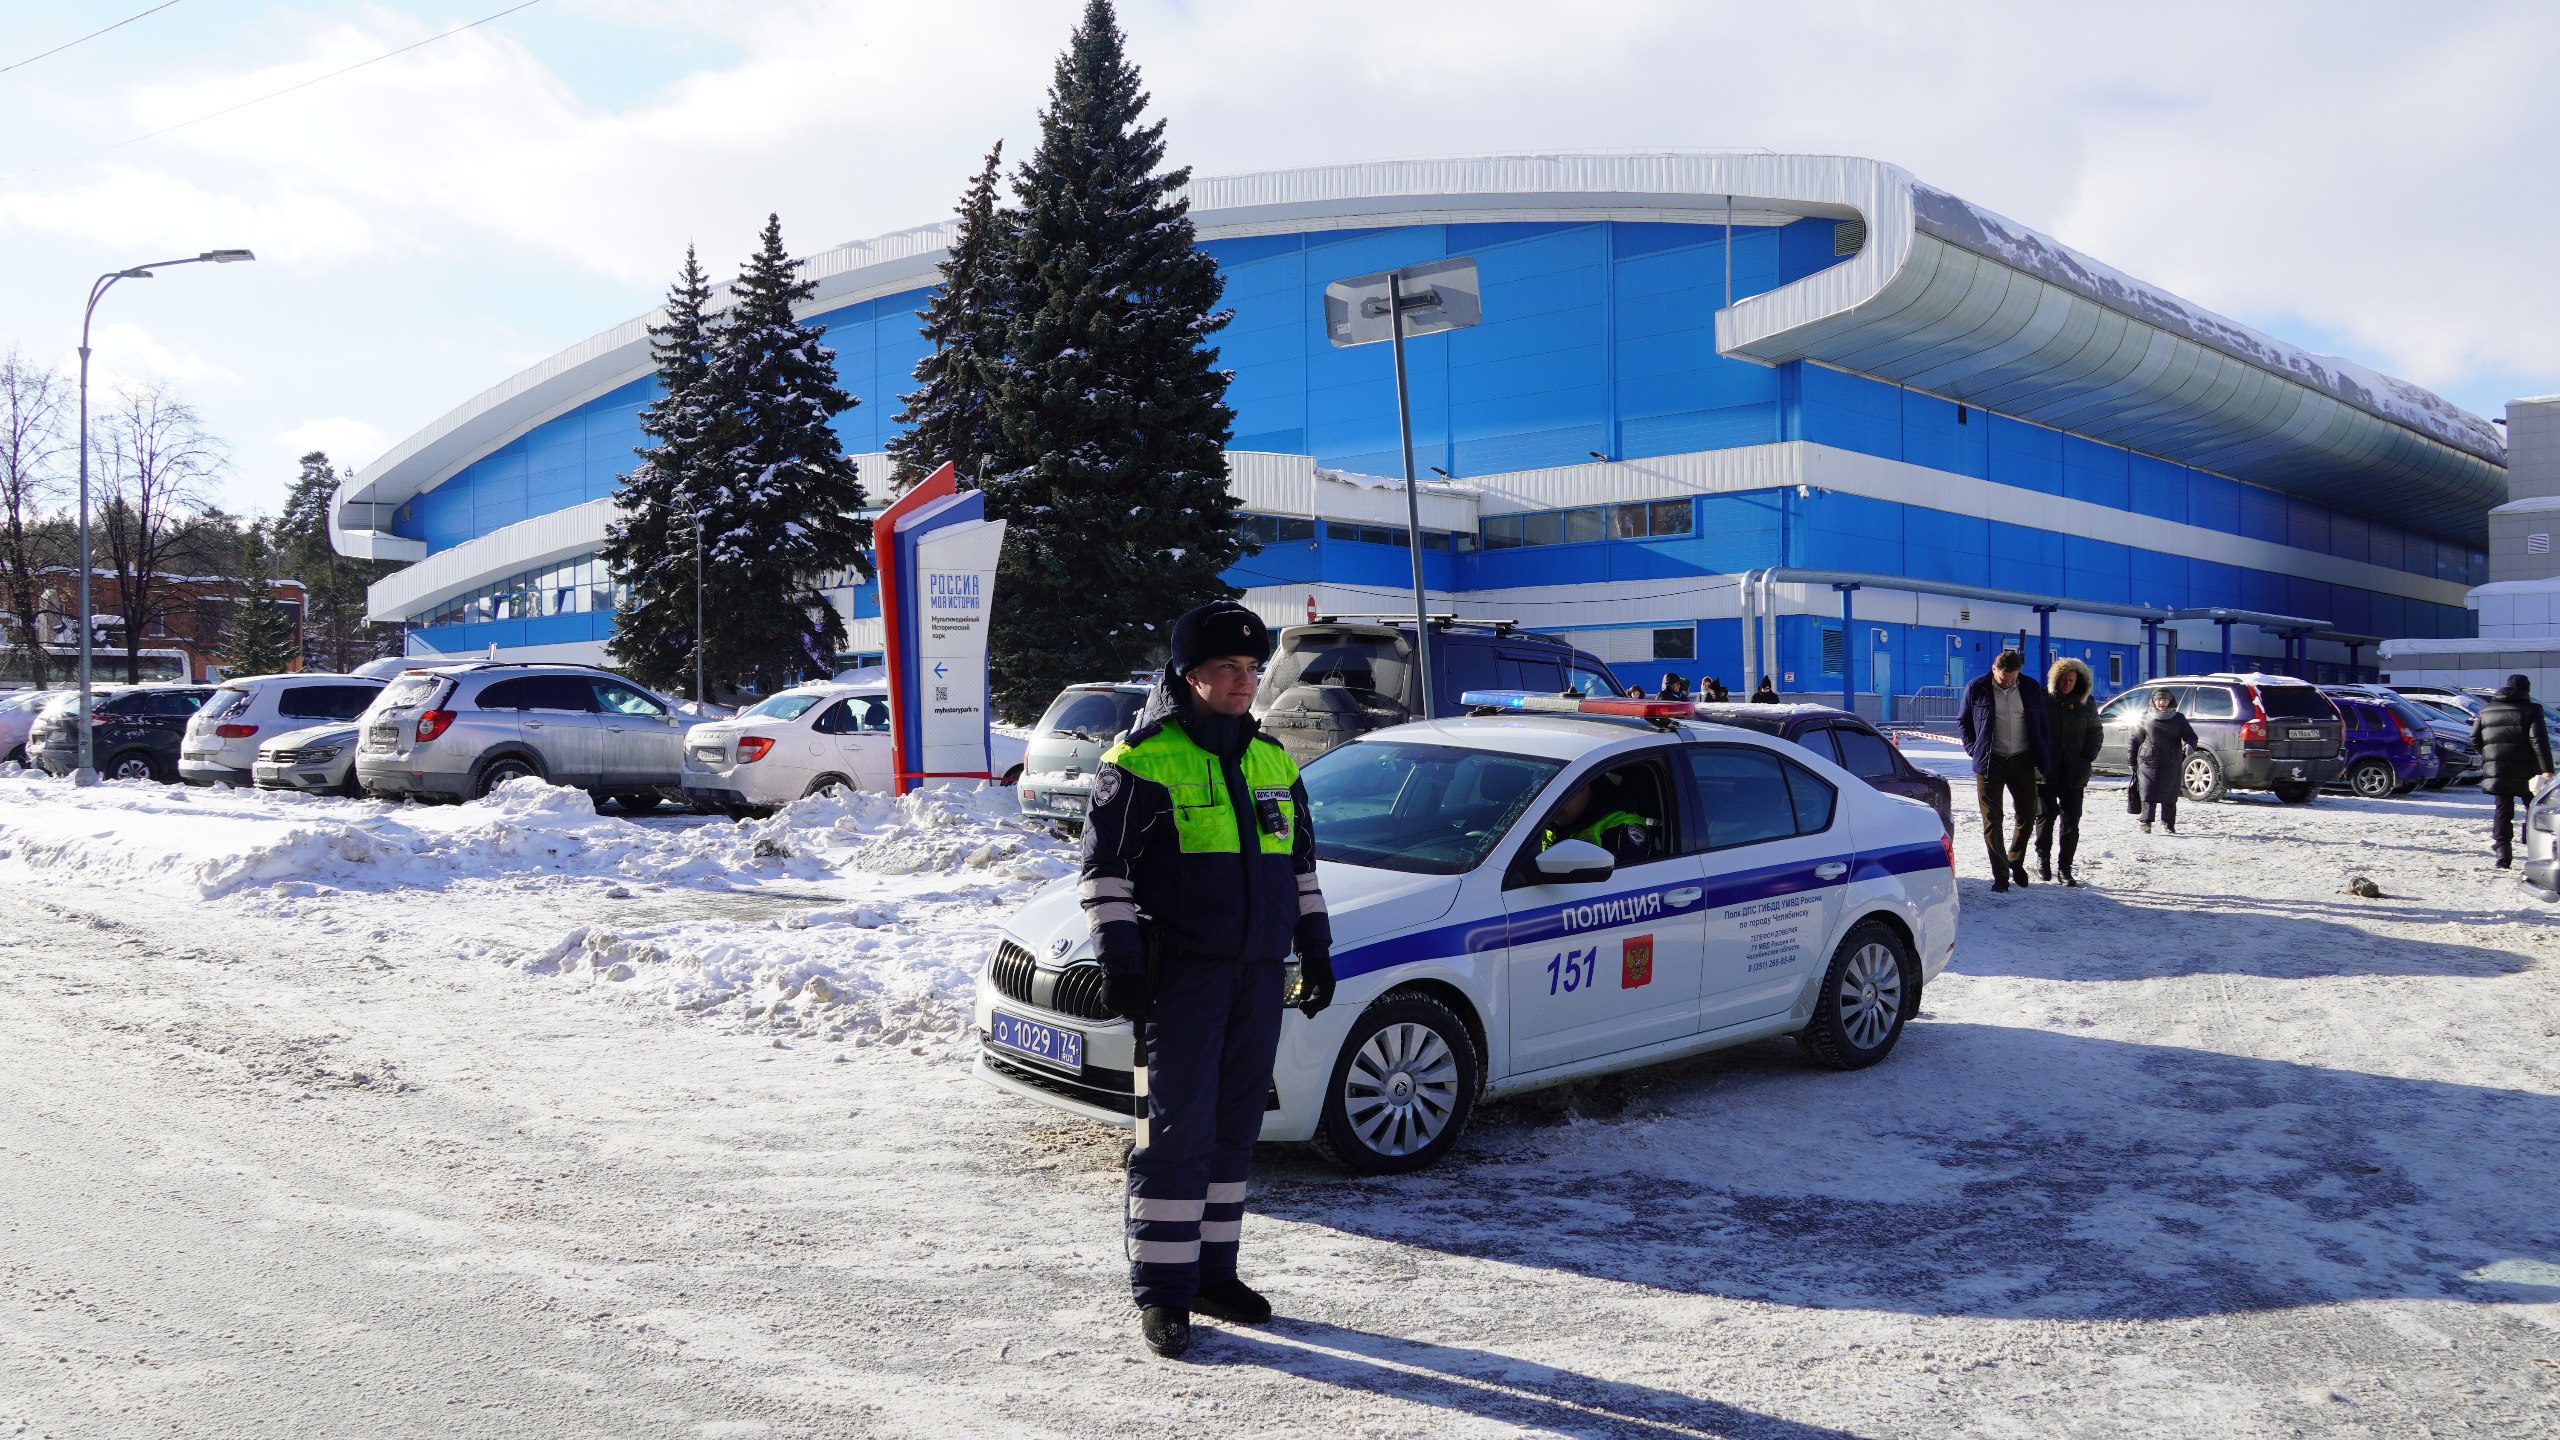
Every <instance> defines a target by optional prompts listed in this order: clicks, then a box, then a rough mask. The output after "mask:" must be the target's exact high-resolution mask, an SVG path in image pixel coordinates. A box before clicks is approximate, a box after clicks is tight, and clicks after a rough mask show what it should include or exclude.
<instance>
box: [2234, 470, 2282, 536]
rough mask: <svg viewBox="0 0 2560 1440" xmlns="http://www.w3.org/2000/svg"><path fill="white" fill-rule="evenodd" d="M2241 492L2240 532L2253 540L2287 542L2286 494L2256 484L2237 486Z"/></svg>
mask: <svg viewBox="0 0 2560 1440" xmlns="http://www.w3.org/2000/svg"><path fill="white" fill-rule="evenodd" d="M2235 488H2237V489H2238V490H2239V492H2240V526H2239V529H2240V533H2241V534H2243V535H2245V536H2247V537H2249V538H2250V539H2252V540H2264V541H2267V542H2269V543H2270V544H2275V545H2282V544H2284V543H2285V496H2284V495H2283V494H2282V493H2281V492H2279V491H2274V490H2262V489H2260V488H2258V487H2257V486H2255V485H2241V486H2237V487H2235Z"/></svg>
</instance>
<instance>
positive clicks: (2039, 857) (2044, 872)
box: [2036, 850, 2071, 885]
mask: <svg viewBox="0 0 2560 1440" xmlns="http://www.w3.org/2000/svg"><path fill="white" fill-rule="evenodd" d="M2062 873H2064V874H2066V875H2068V874H2070V873H2071V867H2070V866H2068V865H2065V866H2064V867H2063V870H2062ZM2036 878H2037V879H2039V880H2042V881H2043V882H2045V883H2046V884H2048V885H2050V884H2052V883H2053V852H2052V851H2050V850H2039V851H2037V852H2036Z"/></svg>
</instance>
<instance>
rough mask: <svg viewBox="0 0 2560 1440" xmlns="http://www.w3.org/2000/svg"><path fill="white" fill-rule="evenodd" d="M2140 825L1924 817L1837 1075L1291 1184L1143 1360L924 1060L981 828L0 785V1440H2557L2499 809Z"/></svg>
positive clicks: (1067, 1125)
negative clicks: (222, 1439)
mask: <svg viewBox="0 0 2560 1440" xmlns="http://www.w3.org/2000/svg"><path fill="white" fill-rule="evenodd" d="M1961 791H1962V787H1960V793H1959V797H1958V811H1959V814H1958V821H1959V825H1960V826H1962V825H1967V824H1970V822H1971V812H1970V805H1969V797H1967V796H1965V795H1964V794H1962V793H1961ZM2120 793H2121V792H2111V791H2107V790H2101V791H2099V792H2097V793H2095V794H2093V796H2092V799H2091V804H2090V807H2089V808H2090V819H2089V828H2090V831H2091V834H2092V838H2091V840H2090V842H2089V843H2088V844H2087V845H2086V846H2085V847H2084V858H2083V865H2082V869H2083V873H2084V875H2085V876H2086V878H2088V879H2089V880H2090V881H2092V882H2093V884H2094V886H2095V888H2093V889H2090V890H2086V891H2078V892H2066V891H2062V890H2058V889H2049V888H2047V887H2044V886H2036V887H2033V888H2032V889H2030V890H2028V891H2027V892H2025V893H2023V894H2013V895H2008V896H1993V895H1991V894H1989V893H1988V892H1987V890H1986V889H1985V888H1984V887H1983V885H1982V882H1981V880H1980V878H1979V877H1980V876H1981V874H1982V865H1981V861H1980V858H1979V853H1978V846H1976V845H1974V844H1972V843H1970V840H1971V837H1970V836H1969V835H1967V836H1965V837H1963V839H1964V841H1965V842H1966V843H1961V844H1960V846H1959V851H1958V861H1959V866H1960V871H1961V873H1962V874H1963V875H1964V876H1965V877H1966V879H1965V904H1966V907H1967V908H1966V914H1965V921H1964V927H1965V928H1964V932H1963V940H1962V942H1961V944H1960V946H1959V950H1958V959H1957V965H1956V970H1955V971H1954V972H1952V973H1951V974H1950V975H1949V976H1948V977H1947V978H1945V979H1944V980H1942V981H1941V982H1939V983H1938V984H1937V985H1935V986H1934V987H1933V988H1932V989H1931V991H1930V993H1929V995H1928V997H1927V1009H1926V1012H1925V1018H1924V1019H1923V1021H1922V1022H1921V1023H1918V1024H1915V1025H1914V1026H1913V1027H1912V1029H1911V1031H1910V1032H1909V1034H1908V1036H1907V1037H1906V1039H1905V1041H1904V1044H1903V1048H1902V1049H1901V1050H1900V1051H1899V1052H1898V1053H1897V1054H1896V1055H1895V1057H1894V1058H1893V1059H1892V1060H1891V1061H1889V1062H1888V1063H1887V1064H1885V1065H1883V1066H1881V1067H1879V1068H1877V1069H1875V1070H1872V1071H1867V1072H1863V1073H1859V1074H1854V1075H1836V1074H1830V1073H1827V1072H1822V1071H1818V1070H1816V1069H1813V1068H1812V1067H1810V1066H1809V1065H1808V1064H1806V1063H1805V1062H1804V1061H1802V1060H1801V1059H1799V1058H1798V1056H1797V1054H1796V1052H1795V1050H1794V1048H1793V1047H1792V1046H1791V1045H1788V1044H1784V1043H1776V1044H1767V1045H1757V1046H1750V1047H1745V1048H1743V1049H1739V1050H1735V1051H1728V1052H1724V1053H1722V1054H1719V1055H1716V1056H1712V1057H1708V1058H1707V1059H1704V1060H1701V1061H1698V1062H1694V1063H1691V1064H1687V1065H1683V1066H1678V1067H1672V1068H1669V1069H1664V1070H1657V1071H1653V1072H1648V1073H1645V1074H1643V1075H1640V1076H1636V1077H1631V1078H1624V1079H1620V1080H1615V1081H1608V1082H1602V1083H1599V1084H1596V1085H1592V1086H1589V1087H1584V1088H1582V1089H1579V1090H1576V1091H1573V1092H1568V1093H1563V1094H1557V1095H1551V1096H1544V1097H1536V1098H1533V1099H1531V1100H1528V1101H1523V1102H1519V1103H1515V1104H1511V1105H1506V1106H1501V1107H1496V1108H1495V1109H1493V1110H1491V1111H1489V1112H1487V1113H1486V1114H1485V1115H1484V1116H1483V1117H1482V1119H1481V1120H1480V1123H1479V1126H1478V1128H1477V1129H1476V1130H1475V1131H1474V1132H1473V1134H1472V1135H1471V1137H1470V1139H1469V1141H1468V1143H1467V1144H1466V1145H1465V1146H1464V1147H1463V1148H1462V1149H1461V1151H1460V1152H1459V1155H1458V1156H1457V1157H1456V1159H1455V1161H1454V1163H1451V1164H1449V1165H1447V1166H1444V1167H1443V1168H1441V1169H1439V1170H1437V1171H1434V1172H1432V1173H1430V1174H1427V1175H1425V1176H1422V1177H1418V1178H1415V1179H1408V1180H1404V1181H1354V1180H1348V1179H1345V1178H1343V1177H1341V1176H1339V1175H1338V1174H1336V1173H1334V1172H1332V1171H1330V1170H1328V1169H1326V1168H1324V1167H1323V1166H1322V1165H1321V1164H1319V1163H1317V1162H1315V1161H1314V1160H1312V1159H1311V1158H1309V1157H1306V1156H1303V1155H1300V1154H1298V1153H1296V1152H1294V1151H1286V1150H1279V1149H1270V1150H1267V1151H1266V1153H1265V1155H1264V1156H1263V1160H1262V1170H1261V1173H1260V1177H1259V1178H1258V1180H1257V1196H1256V1200H1255V1204H1254V1218H1253V1219H1252V1220H1251V1221H1249V1222H1248V1226H1247V1231H1248V1234H1247V1240H1248V1245H1247V1263H1248V1266H1249V1270H1250V1273H1251V1274H1252V1275H1253V1276H1254V1277H1255V1278H1257V1279H1258V1280H1260V1281H1261V1282H1262V1283H1264V1284H1265V1286H1266V1287H1267V1289H1268V1290H1269V1291H1270V1292H1271V1294H1272V1296H1273V1298H1274V1300H1275V1301H1276V1302H1277V1303H1278V1305H1279V1307H1280V1309H1281V1311H1282V1313H1283V1315H1284V1316H1285V1317H1287V1318H1285V1319H1284V1320H1283V1321H1281V1322H1280V1323H1278V1324H1276V1325H1274V1326H1273V1327H1271V1328H1270V1329H1268V1330H1264V1331H1236V1330H1228V1329H1218V1330H1213V1331H1210V1332H1208V1333H1207V1338H1206V1339H1205V1340H1204V1343H1203V1344H1202V1345H1201V1346H1200V1347H1199V1348H1198V1349H1197V1350H1196V1351H1195V1352H1194V1357H1193V1360H1192V1361H1191V1362H1187V1363H1183V1364H1166V1363H1163V1362H1158V1361H1153V1360H1150V1359H1147V1358H1145V1357H1144V1356H1143V1353H1142V1352H1141V1350H1140V1349H1139V1347H1138V1345H1137V1343H1136V1340H1135V1335H1134V1326H1133V1324H1132V1323H1131V1321H1132V1317H1131V1315H1130V1312H1129V1310H1128V1308H1127V1299H1126V1290H1125V1287H1124V1284H1123V1281H1122V1278H1121V1274H1120V1247H1119V1242H1118V1239H1117V1235H1116V1228H1117V1221H1118V1213H1119V1204H1118V1198H1117V1191H1118V1173H1117V1159H1118V1151H1119V1138H1118V1135H1117V1134H1116V1132H1110V1131H1106V1130H1102V1129H1099V1128H1096V1127H1087V1126H1084V1125H1080V1124H1076V1123H1072V1122H1067V1121H1063V1120H1060V1119H1056V1118H1053V1117H1052V1116H1051V1114H1050V1113H1049V1112H1045V1111H1042V1110H1040V1109H1038V1108H1036V1107H1033V1106H1029V1105H1026V1104H1021V1103H1017V1102H1014V1101H1012V1100H1009V1099H1005V1098H1001V1097H997V1096H995V1095H993V1094H991V1093H989V1092H986V1091H985V1090H983V1088H982V1087H979V1086H977V1085H976V1084H975V1083H973V1082H972V1081H970V1080H969V1079H968V1077H967V1074H966V1064H965V1047H964V1046H963V1045H962V1044H961V1043H960V1037H959V1035H958V1034H957V1029H956V1027H957V1025H958V1022H959V1021H960V1019H961V1018H962V1010H961V996H962V995H963V994H964V990H965V984H966V977H967V976H968V975H969V974H970V973H971V972H972V971H973V970H974V967H975V965H976V963H977V961H978V958H979V955H980V953H981V952H982V951H983V949H984V946H985V944H986V942H987V936H988V934H989V929H988V927H989V926H990V924H991V923H992V922H993V921H994V920H995V919H996V918H998V917H1000V915H1001V913H1002V911H1003V909H1004V908H1005V907H1006V906H1008V905H1009V904H1011V903H1013V901H1014V900H1015V899H1018V898H1019V896H1020V895H1021V894H1023V893H1026V892H1027V890H1028V889H1029V888H1030V887H1031V886H1033V885H1035V884H1037V883H1038V882H1039V881H1040V880H1041V879H1042V878H1043V877H1044V876H1045V875H1048V874H1053V873H1056V871H1057V869H1058V867H1059V865H1060V864H1062V860H1061V858H1060V856H1059V855H1058V854H1057V853H1056V850H1055V847H1054V846H1051V845H1049V844H1047V843H1046V842H1044V841H1042V840H1041V839H1040V838H1039V837H1037V836H1036V835H1030V834H1028V833H1027V832H1024V831H1022V830H1021V829H1020V827H1018V826H1014V825H1011V824H1010V823H1008V822H1006V821H1004V820H1003V819H1002V818H1001V816H1000V815H996V814H987V813H978V812H974V811H969V810H967V809H966V808H965V807H961V806H957V805H953V804H948V803H940V802H932V803H926V804H921V805H919V804H914V803H911V804H910V805H908V806H907V807H905V808H903V809H900V808H899V807H884V806H882V805H880V804H878V803H870V804H868V805H865V804H862V803H857V804H855V805H853V806H850V807H843V808H840V809H839V810H837V811H831V812H827V813H824V814H812V815H810V816H805V817H797V818H794V817H786V818H785V819H784V820H783V821H779V822H766V823H765V824H764V825H763V826H761V827H759V826H747V827H733V826H729V825H726V824H725V823H723V824H720V825H716V826H712V825H703V824H700V823H698V822H693V821H679V820H668V821H658V822H651V823H650V824H647V825H630V824H627V823H625V822H620V821H607V820H599V819H596V818H594V817H592V816H583V815H579V814H576V813H574V812H575V808H576V807H575V806H567V807H565V808H563V807H557V806H554V805H553V803H552V802H551V801H549V800H546V799H544V798H543V797H540V796H531V795H528V796H524V797H517V798H515V799H514V800H512V801H510V802H509V804H508V805H502V806H495V807H462V808H460V809H456V810H448V811H418V810H387V809H384V808H383V807H366V806H352V805H339V804H337V803H336V802H304V803H302V804H300V805H298V806H295V805H282V804H280V802H270V801H268V800H265V799H260V798H256V797H238V798H233V797H226V796H219V795H205V794H203V793H201V792H199V793H197V794H194V795H186V794H183V793H180V792H159V791H143V790H138V789H137V790H131V791H120V792H119V791H115V789H114V787H110V790H109V793H107V794H105V795H104V797H103V798H101V796H100V792H92V793H91V795H90V796H89V797H74V796H73V795H71V793H70V792H68V791H66V790H63V789H61V788H60V787H56V786H52V785H50V784H46V783H42V782H35V781H30V780H25V779H0V1436H8V1435H28V1436H35V1435H44V1436H64V1437H69V1436H100V1435H107V1436H122V1435H137V1436H138V1435H206V1436H247V1435H256V1436H306V1435H308V1436H323V1435H325V1436H408V1435H438V1436H483V1435H489V1436H496V1435H545V1436H548V1435H565V1436H590V1435H592V1436H649V1437H655V1436H690V1435H710V1436H733V1435H775V1436H822V1435H823V1436H835V1435H875V1434H876V1435H929V1436H956V1435H987V1434H1004V1435H1017V1434H1019V1435H1058V1436H1085V1435H1129V1436H1148V1437H1163V1436H1188V1435H1212V1434H1239V1435H1244V1434H1249V1435H1306V1436H1318V1435H1321V1436H1338V1435H1364V1436H1365V1435H1376V1436H1401V1435H1464V1436H1496V1435H1513V1434H1563V1435H1590V1436H1638V1437H1669V1436H1698V1435H1716V1436H1765V1437H1790V1440H1793V1437H1808V1440H1809V1437H1817V1436H1819V1437H1832V1436H1868V1437H1885V1436H1892V1437H1907V1436H1967V1437H1971V1436H1986V1437H2005V1436H2017V1437H2039V1440H2042V1437H2065V1436H2092V1437H2097V1436H2103V1437H2107V1440H2121V1437H2125V1436H2143V1437H2150V1436H2166V1437H2186V1436H2196V1437H2203V1436H2341V1437H2343V1436H2417V1435H2439V1436H2465V1435H2476V1436H2483V1437H2489V1436H2496V1437H2521V1436H2534V1435H2547V1434H2555V1433H2560V1215H2556V1214H2555V1207H2554V1201H2553V1190H2554V1181H2553V1177H2554V1176H2555V1174H2560V1063H2555V1060H2554V1058H2553V1055H2554V1051H2553V1047H2554V1045H2555V1044H2560V997H2556V996H2555V993H2554V987H2555V978H2556V977H2560V965H2555V961H2560V910H2555V909H2554V908H2552V907H2546V906H2544V905H2543V904H2541V903H2539V902H2538V901H2537V900H2536V899H2535V898H2533V897H2532V895H2531V894H2530V892H2528V891H2526V890H2524V889H2523V888H2522V887H2520V886H2518V885H2516V884H2515V882H2514V881H2513V880H2512V879H2511V878H2508V877H2505V876H2501V875H2498V874H2496V873H2495V872H2492V871H2490V870H2488V869H2487V868H2486V865H2485V859H2484V857H2483V855H2482V845H2481V833H2482V821H2483V819H2484V816H2485V809H2486V807H2485V805H2484V804H2483V803H2482V802H2481V801H2480V800H2479V799H2478V797H2476V796H2471V795H2463V794H2458V793H2457V794H2448V795H2441V796H2436V795H2422V796H2416V797H2410V798H2407V799H2402V800H2395V801H2390V802H2384V803H2372V804H2367V803H2360V802H2354V801H2348V800H2344V799H2340V798H2336V797H2328V798H2324V799H2323V800H2321V801H2320V802H2319V803H2318V804H2317V805H2315V806H2313V807H2310V808H2308V809H2296V808H2288V807H2281V806H2277V805H2274V804H2272V803H2260V802H2256V801H2244V802H2240V803H2234V804H2227V805H2219V806H2205V807H2196V808H2194V809H2192V810H2190V811H2189V813H2188V816H2187V817H2186V818H2187V819H2188V823H2189V829H2190V832H2191V833H2189V834H2186V835H2181V836H2176V837H2168V836H2155V837H2142V836H2139V835H2135V834H2133V833H2132V827H2131V826H2130V824H2129V822H2128V821H2127V820H2126V818H2125V817H2124V815H2123V813H2122V809H2121V804H2120V800H2119V798H2118V797H2119V796H2120ZM262 807H263V808H262ZM2350 874H2365V875H2369V876H2371V877H2372V878H2373V879H2374V880H2376V881H2377V882H2379V884H2380V885H2381V887H2382V889H2383V890H2384V891H2385V893H2386V896H2387V897H2389V898H2386V899H2383V900H2356V899H2353V898H2351V897H2349V896H2345V895H2342V894H2339V893H2337V892H2338V891H2339V890H2340V888H2341V887H2342V886H2344V884H2345V883H2346V879H2347V877H2348V876H2349V875H2350Z"/></svg>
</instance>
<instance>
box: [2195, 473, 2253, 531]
mask: <svg viewBox="0 0 2560 1440" xmlns="http://www.w3.org/2000/svg"><path fill="white" fill-rule="evenodd" d="M2240 490H2241V486H2240V482H2238V481H2236V480H2225V479H2224V478H2222V477H2221V476H2219V475H2212V474H2208V473H2206V472H2205V471H2202V470H2189V471H2188V472H2187V523H2188V524H2190V525H2195V526H2200V527H2202V528H2204V529H2207V530H2219V531H2221V532H2222V533H2224V534H2226V535H2237V534H2239V533H2240Z"/></svg>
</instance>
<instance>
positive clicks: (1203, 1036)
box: [1128, 956, 1281, 1310]
mask: <svg viewBox="0 0 2560 1440" xmlns="http://www.w3.org/2000/svg"><path fill="white" fill-rule="evenodd" d="M1280 987H1281V963H1280V962H1279V961H1277V960H1251V961H1235V960H1202V959H1196V958H1192V957H1188V956H1183V957H1170V956H1169V957H1167V958H1166V959H1165V960H1164V961H1163V963H1162V964H1161V965H1160V966H1159V967H1158V970H1157V973H1156V980H1155V1013H1154V1018H1153V1019H1151V1020H1150V1021H1149V1022H1148V1024H1147V1049H1148V1056H1147V1113H1146V1114H1145V1115H1144V1116H1143V1117H1141V1118H1140V1119H1139V1121H1138V1134H1137V1145H1136V1147H1135V1148H1134V1149H1132V1150H1131V1151H1130V1152H1129V1201H1128V1205H1129V1212H1128V1219H1129V1285H1130V1288H1131V1289H1133V1290H1135V1291H1136V1292H1137V1300H1138V1305H1139V1306H1140V1308H1144V1307H1146V1306H1149V1305H1169V1306H1171V1307H1173V1308H1174V1309H1177V1310H1188V1309H1190V1308H1191V1299H1192V1297H1193V1296H1194V1295H1197V1294H1198V1293H1199V1292H1200V1287H1201V1286H1202V1285H1203V1284H1214V1283H1216V1282H1218V1281H1220V1280H1231V1279H1234V1278H1235V1273H1236V1246H1237V1243H1238V1241H1239V1239H1240V1238H1241V1231H1242V1229H1243V1226H1244V1187H1245V1181H1246V1179H1247V1178H1248V1177H1249V1175H1250V1174H1251V1172H1252V1169H1253V1142H1254V1141H1255V1140H1256V1139H1258V1138H1259V1137H1260V1136H1261V1134H1262V1107H1263V1105H1264V1103H1265V1102H1266V1101H1267V1100H1268V1099H1269V1098H1270V1094H1271V1060H1272V1056H1273V1054H1274V1053H1275V1052H1276V1051H1277V1050H1278V1049H1279V1046H1280Z"/></svg>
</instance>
